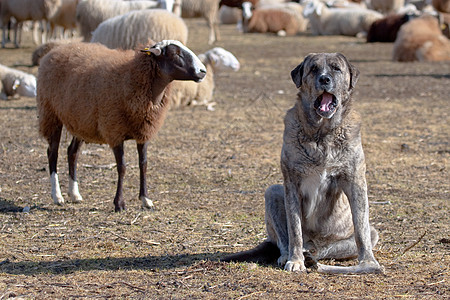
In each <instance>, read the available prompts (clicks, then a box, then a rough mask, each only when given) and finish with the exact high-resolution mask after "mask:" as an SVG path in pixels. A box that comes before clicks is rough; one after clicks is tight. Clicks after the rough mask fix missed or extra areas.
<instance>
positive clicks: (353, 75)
mask: <svg viewBox="0 0 450 300" xmlns="http://www.w3.org/2000/svg"><path fill="white" fill-rule="evenodd" d="M338 56H340V57H341V58H342V59H343V60H344V61H345V64H346V65H347V68H348V72H349V74H350V86H349V87H348V90H349V91H350V90H352V89H354V88H355V86H356V83H357V82H358V79H359V70H358V68H356V67H355V66H354V65H352V64H351V63H350V62H349V61H348V59H347V58H346V57H345V56H344V54H342V53H338Z"/></svg>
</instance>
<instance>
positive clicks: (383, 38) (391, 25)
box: [367, 14, 417, 43]
mask: <svg viewBox="0 0 450 300" xmlns="http://www.w3.org/2000/svg"><path fill="white" fill-rule="evenodd" d="M415 17H417V16H416V15H413V14H393V15H389V16H387V17H384V18H382V19H379V20H376V21H375V22H373V23H372V25H371V26H370V28H369V32H368V33H367V42H368V43H375V42H382V43H393V42H394V41H395V39H396V38H397V33H398V31H399V30H400V27H401V26H402V25H403V24H405V23H406V22H408V21H410V20H411V19H413V18H415Z"/></svg>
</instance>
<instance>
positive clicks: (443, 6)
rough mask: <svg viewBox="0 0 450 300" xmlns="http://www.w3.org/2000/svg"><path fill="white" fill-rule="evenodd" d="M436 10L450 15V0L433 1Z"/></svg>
mask: <svg viewBox="0 0 450 300" xmlns="http://www.w3.org/2000/svg"><path fill="white" fill-rule="evenodd" d="M431 3H432V5H433V7H434V9H436V10H437V11H439V12H443V13H450V0H433V1H432V2H431Z"/></svg>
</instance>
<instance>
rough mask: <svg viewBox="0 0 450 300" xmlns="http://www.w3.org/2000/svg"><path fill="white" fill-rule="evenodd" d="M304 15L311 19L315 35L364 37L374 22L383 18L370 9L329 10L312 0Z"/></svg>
mask: <svg viewBox="0 0 450 300" xmlns="http://www.w3.org/2000/svg"><path fill="white" fill-rule="evenodd" d="M303 15H304V16H305V17H306V18H308V19H309V22H310V25H311V32H312V34H313V35H347V36H356V35H360V34H363V35H364V34H366V33H367V32H368V31H369V28H370V26H371V25H372V23H373V22H374V21H376V20H378V19H381V18H383V15H382V14H380V13H378V12H376V11H373V10H370V9H364V8H358V9H355V8H327V7H326V6H325V4H323V3H322V2H320V1H318V0H310V1H309V2H308V3H307V4H306V6H305V9H304V11H303Z"/></svg>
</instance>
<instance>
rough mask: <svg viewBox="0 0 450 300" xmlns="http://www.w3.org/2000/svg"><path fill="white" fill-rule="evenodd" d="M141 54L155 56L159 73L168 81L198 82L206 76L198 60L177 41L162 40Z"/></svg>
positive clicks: (204, 69)
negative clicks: (145, 53) (146, 53)
mask: <svg viewBox="0 0 450 300" xmlns="http://www.w3.org/2000/svg"><path fill="white" fill-rule="evenodd" d="M143 52H148V53H152V54H153V55H155V57H156V61H157V63H158V65H159V67H160V70H161V73H162V74H164V75H166V76H167V77H168V78H169V79H170V80H192V81H195V82H200V81H202V80H203V78H204V77H205V75H206V67H205V66H204V65H203V63H202V62H201V61H200V59H199V58H198V57H197V56H196V55H195V54H194V53H193V52H192V51H191V50H190V49H189V48H187V47H186V46H184V45H183V44H182V43H181V42H179V41H172V40H164V41H162V42H159V43H157V44H155V45H154V46H153V47H151V48H149V49H146V50H143Z"/></svg>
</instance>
